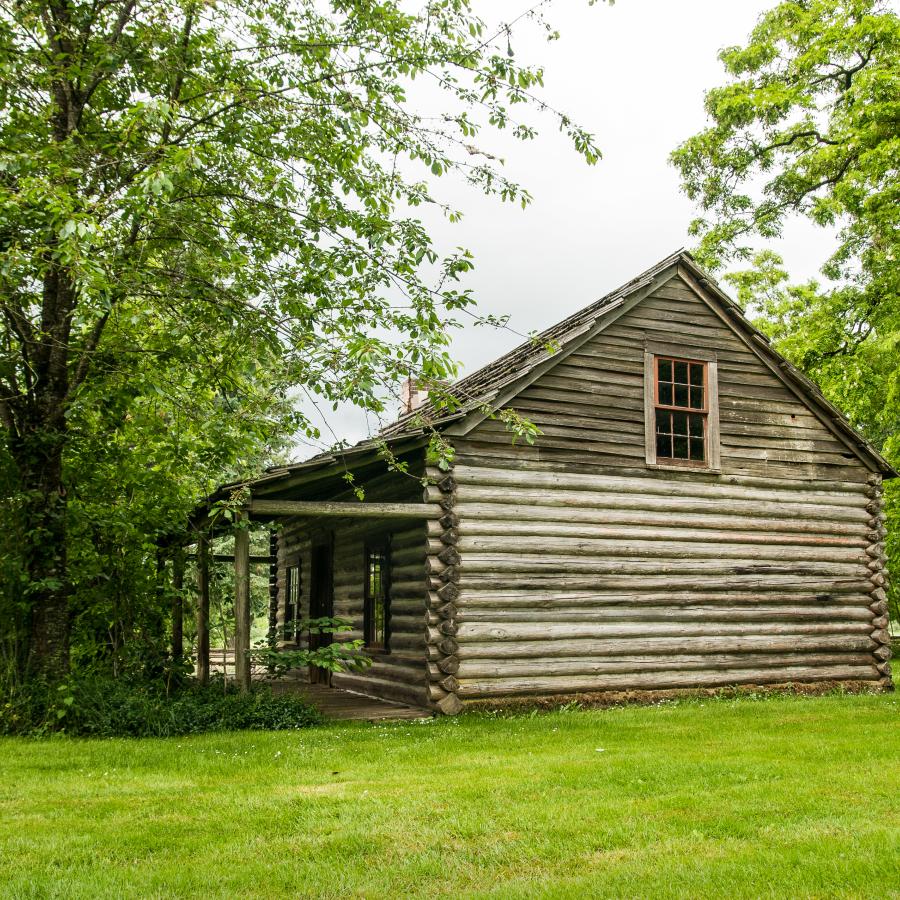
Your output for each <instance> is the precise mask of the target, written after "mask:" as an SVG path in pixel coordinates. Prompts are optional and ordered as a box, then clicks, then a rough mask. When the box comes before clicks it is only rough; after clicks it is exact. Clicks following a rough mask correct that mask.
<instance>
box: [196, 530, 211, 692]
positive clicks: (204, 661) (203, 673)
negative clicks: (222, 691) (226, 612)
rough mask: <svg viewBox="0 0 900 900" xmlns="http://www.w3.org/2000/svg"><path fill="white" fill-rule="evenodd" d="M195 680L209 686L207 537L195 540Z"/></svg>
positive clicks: (202, 534) (203, 535)
mask: <svg viewBox="0 0 900 900" xmlns="http://www.w3.org/2000/svg"><path fill="white" fill-rule="evenodd" d="M197 593H198V594H199V597H198V599H197V680H198V681H199V682H200V684H209V536H208V535H207V534H206V533H204V532H201V534H200V537H199V539H198V540H197Z"/></svg>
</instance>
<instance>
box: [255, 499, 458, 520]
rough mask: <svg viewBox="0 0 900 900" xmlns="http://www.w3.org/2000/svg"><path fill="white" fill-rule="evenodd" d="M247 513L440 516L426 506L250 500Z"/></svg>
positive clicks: (374, 517)
mask: <svg viewBox="0 0 900 900" xmlns="http://www.w3.org/2000/svg"><path fill="white" fill-rule="evenodd" d="M250 514H251V515H259V516H314V517H316V518H334V517H336V518H351V519H352V518H367V519H429V518H437V517H438V516H439V515H440V513H439V511H437V510H436V508H435V507H433V506H431V505H430V504H427V503H376V502H362V501H358V500H347V501H324V500H251V501H250Z"/></svg>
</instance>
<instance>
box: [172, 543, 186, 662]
mask: <svg viewBox="0 0 900 900" xmlns="http://www.w3.org/2000/svg"><path fill="white" fill-rule="evenodd" d="M183 588H184V548H183V547H178V548H177V549H176V550H175V554H174V556H173V557H172V662H173V663H176V664H178V663H180V662H181V661H182V659H183V658H184V594H183V593H182V590H183Z"/></svg>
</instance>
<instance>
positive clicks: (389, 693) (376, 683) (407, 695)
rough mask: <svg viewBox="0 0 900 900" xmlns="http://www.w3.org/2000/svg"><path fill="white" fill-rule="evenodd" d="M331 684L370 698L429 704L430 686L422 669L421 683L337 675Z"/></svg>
mask: <svg viewBox="0 0 900 900" xmlns="http://www.w3.org/2000/svg"><path fill="white" fill-rule="evenodd" d="M331 683H332V684H333V685H334V686H335V687H337V688H343V689H344V690H348V691H355V692H356V693H359V694H366V695H367V696H370V697H381V698H382V699H384V700H395V701H399V702H400V703H408V704H411V705H412V706H426V705H427V703H428V686H427V681H426V672H425V668H424V667H423V668H422V675H421V681H420V682H417V683H411V682H410V681H408V680H398V681H392V680H389V679H387V678H374V677H372V676H369V675H366V674H365V673H363V674H358V675H357V674H346V673H335V674H334V675H332V678H331Z"/></svg>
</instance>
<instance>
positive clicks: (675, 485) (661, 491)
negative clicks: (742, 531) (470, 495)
mask: <svg viewBox="0 0 900 900" xmlns="http://www.w3.org/2000/svg"><path fill="white" fill-rule="evenodd" d="M641 430H642V431H643V429H641ZM642 438H643V435H642ZM641 444H643V440H641ZM454 475H455V476H456V480H457V482H458V483H459V485H460V491H463V490H464V487H463V486H468V485H482V486H488V487H499V486H502V487H505V488H510V487H514V488H526V489H534V488H543V489H551V490H553V491H559V490H562V491H590V492H602V493H616V494H657V495H660V496H664V497H691V498H700V497H709V498H716V499H719V500H724V501H730V500H762V501H765V502H771V501H784V502H786V503H794V502H797V500H798V498H805V499H802V500H801V502H812V503H815V504H818V505H831V504H833V505H836V506H852V507H857V506H859V505H861V504H863V503H865V500H860V497H862V496H866V494H867V488H866V486H865V485H857V484H845V485H842V487H841V490H833V489H830V488H829V489H828V490H821V489H812V488H810V486H809V484H808V483H807V482H800V481H796V482H792V481H787V480H783V479H782V480H775V479H767V480H766V481H764V482H762V483H760V481H759V480H758V479H747V478H738V477H735V476H729V475H723V476H720V477H719V478H717V479H716V481H715V483H704V482H700V481H696V480H693V481H677V480H668V479H666V480H662V479H655V478H616V477H614V476H603V475H586V474H581V473H568V472H546V471H534V470H533V469H532V470H526V471H523V470H517V469H501V468H496V469H486V468H478V467H469V466H457V467H456V469H455V471H454Z"/></svg>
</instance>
